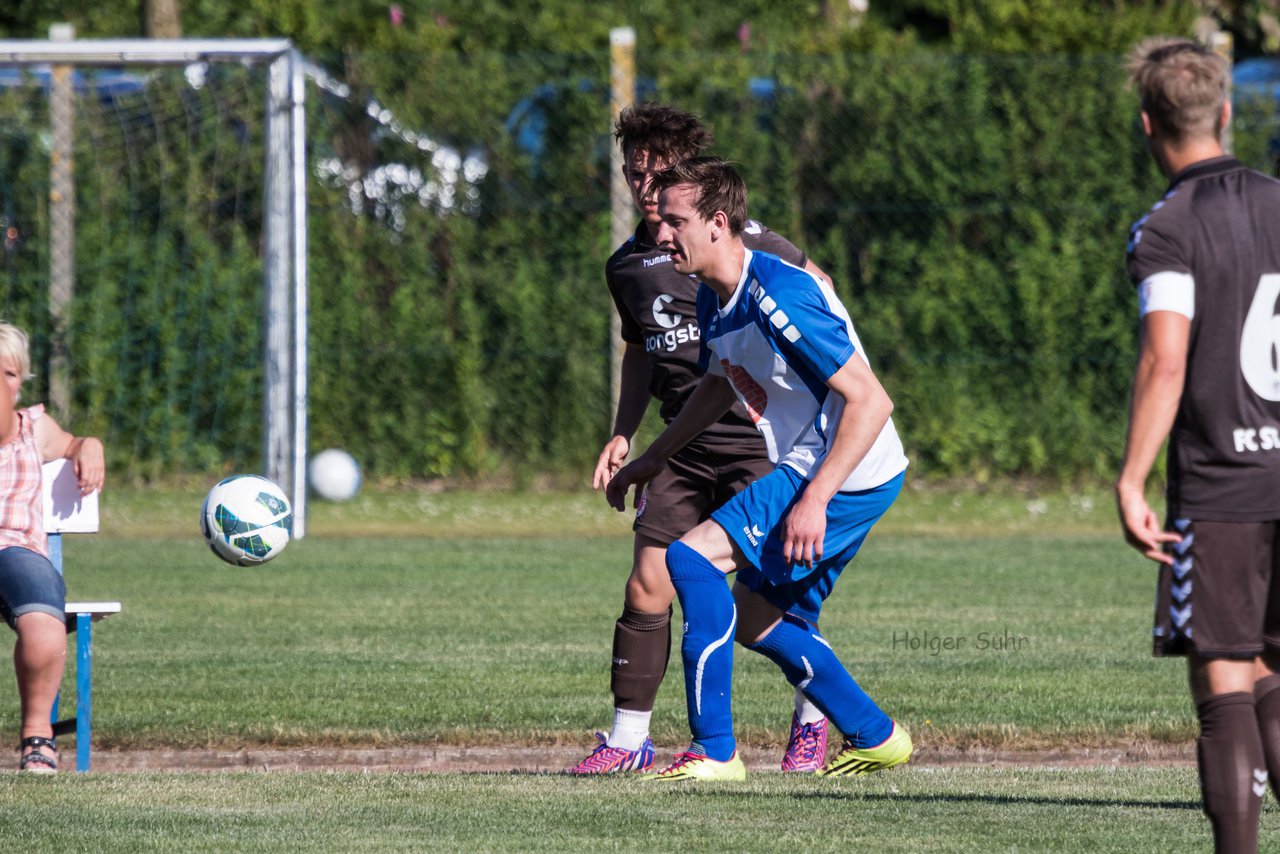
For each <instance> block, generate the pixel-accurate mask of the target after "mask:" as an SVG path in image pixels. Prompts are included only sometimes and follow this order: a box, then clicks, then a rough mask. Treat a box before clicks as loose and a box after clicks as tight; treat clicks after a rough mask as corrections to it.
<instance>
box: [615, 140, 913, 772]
mask: <svg viewBox="0 0 1280 854" xmlns="http://www.w3.org/2000/svg"><path fill="white" fill-rule="evenodd" d="M655 182H656V188H657V189H658V190H659V191H660V195H659V211H660V213H661V217H662V223H661V226H660V228H659V232H658V240H659V243H660V245H661V246H663V247H664V248H666V249H668V250H669V251H670V253H671V259H672V263H673V265H674V267H675V269H676V271H677V272H680V273H685V274H688V275H693V276H696V277H698V278H699V279H700V280H701V282H702V285H701V288H700V290H699V293H698V322H699V326H700V328H701V341H702V367H704V368H705V369H706V371H707V373H706V375H705V376H704V377H703V379H702V380H701V381H700V382H699V384H698V386H697V388H696V389H695V390H694V392H693V394H692V396H691V397H690V398H689V401H688V402H687V403H686V404H685V407H684V409H683V410H681V412H680V415H679V416H677V417H676V419H675V420H674V421H672V422H671V424H670V425H669V426H668V427H667V429H666V430H664V431H663V433H662V434H661V435H660V436H659V437H658V438H657V439H655V440H654V442H653V444H652V445H650V446H649V448H648V449H647V450H646V451H645V452H644V454H642V455H641V456H640V457H639V458H637V459H636V460H635V461H634V462H632V463H631V464H629V465H627V466H625V467H623V468H622V469H620V470H619V471H618V472H617V473H616V474H615V475H614V477H613V478H612V480H610V482H609V485H608V487H607V490H606V494H607V497H608V498H609V501H610V503H611V504H612V505H613V506H614V507H615V508H617V509H619V510H621V509H623V507H624V505H625V501H626V494H627V490H628V489H629V488H630V487H631V486H633V485H636V486H639V485H641V484H644V483H646V482H647V481H648V480H650V479H651V478H652V477H654V476H655V475H656V474H657V472H659V471H660V470H661V469H662V466H663V464H664V462H665V460H666V459H667V458H668V457H670V456H671V454H673V453H675V452H676V451H677V450H678V449H679V448H681V447H682V446H683V445H684V444H685V443H686V442H688V441H689V440H690V439H691V438H692V437H693V436H695V435H697V434H698V433H699V432H700V431H701V430H702V429H704V428H705V427H706V425H707V424H709V423H711V422H713V421H714V420H715V419H716V418H718V417H719V416H720V415H722V414H723V413H724V411H725V410H726V409H728V408H729V406H731V405H732V404H733V402H734V400H735V399H739V400H741V401H742V404H743V405H744V407H745V408H746V410H747V413H748V414H749V416H750V417H751V419H752V421H753V422H754V423H755V425H756V427H757V429H759V430H760V432H761V434H762V436H763V437H764V440H765V443H766V446H767V449H768V453H769V457H770V459H771V460H773V462H774V463H775V464H776V465H777V468H776V469H775V470H774V471H773V472H772V473H770V474H768V475H766V476H765V477H763V478H761V479H759V480H757V481H756V482H755V483H753V484H752V485H751V486H749V487H748V488H747V489H746V490H745V491H744V492H742V493H740V494H738V495H737V496H735V497H734V498H732V499H730V500H729V501H728V502H727V503H726V504H724V505H723V506H722V507H721V508H720V509H719V510H716V511H715V512H714V513H712V516H711V519H709V520H707V521H706V522H703V523H702V524H700V525H699V526H697V527H696V528H694V529H693V530H692V531H690V532H689V533H688V534H686V535H685V536H684V537H682V538H681V539H680V540H679V541H678V542H676V543H673V544H672V545H671V546H670V547H669V548H668V550H667V568H668V571H669V573H670V576H671V581H672V583H673V584H674V586H675V588H676V594H677V596H678V597H679V599H680V607H681V609H682V610H683V612H684V619H685V630H684V640H683V642H682V646H681V656H682V658H683V660H684V669H685V689H686V698H685V699H686V704H687V707H688V712H689V723H690V729H691V730H692V733H693V740H692V744H691V745H690V748H689V750H687V751H685V752H683V753H680V754H678V755H677V756H676V759H675V761H674V762H673V763H672V764H671V765H670V766H669V767H668V768H667V769H665V770H664V771H662V772H660V773H659V774H658V775H656V779H659V780H699V779H712V780H734V779H742V778H743V777H744V776H745V773H746V772H745V768H744V766H743V764H742V760H741V758H740V757H739V756H738V753H737V743H736V741H735V739H734V735H733V717H732V711H731V702H730V697H731V686H732V671H733V642H732V641H733V639H734V638H735V637H736V639H737V640H738V642H740V643H743V644H744V645H746V646H748V647H750V648H751V649H753V650H755V651H757V652H760V653H762V654H763V655H765V656H766V657H767V658H769V659H770V660H772V661H773V662H775V663H776V664H777V665H778V666H779V667H780V668H781V669H782V671H783V673H784V674H785V675H786V677H787V679H788V681H790V682H791V683H792V684H793V685H795V686H797V687H798V688H800V689H801V690H803V691H804V693H805V695H806V696H808V698H809V699H810V700H811V701H812V702H813V703H814V704H815V705H816V706H817V707H818V708H819V709H821V710H822V711H823V712H824V713H825V714H826V716H827V717H828V719H829V720H830V721H831V722H832V723H833V724H835V726H836V727H837V728H838V729H840V731H841V732H842V733H843V734H844V736H845V744H844V746H843V748H842V749H841V751H840V752H839V753H838V754H837V755H836V756H835V757H834V758H833V759H832V760H831V761H830V762H828V763H827V764H826V765H825V766H823V768H822V769H821V770H819V771H818V773H819V774H821V775H824V776H825V775H831V776H837V775H846V774H865V773H869V772H871V771H878V770H881V769H884V768H890V767H893V766H895V765H900V764H902V763H903V762H906V761H907V759H908V758H909V757H910V755H911V738H910V736H909V735H908V734H907V731H906V730H905V729H904V728H903V727H901V726H899V725H897V724H895V723H894V722H893V721H892V720H891V719H890V718H889V717H888V716H887V715H886V714H885V713H884V712H883V711H881V709H880V708H879V707H878V706H877V705H876V704H875V703H874V702H873V701H872V700H871V698H870V697H868V696H867V695H866V693H865V692H863V691H862V689H861V688H860V687H859V686H858V684H857V683H856V682H855V681H854V679H853V677H852V676H850V675H849V673H848V671H847V670H846V669H845V668H844V666H843V665H842V664H841V663H840V661H839V660H838V659H837V657H836V655H835V653H834V652H833V651H832V649H831V647H830V646H829V645H828V644H827V642H826V641H825V640H824V639H823V638H822V636H821V635H820V634H819V633H818V630H817V627H816V618H817V615H818V611H819V609H820V608H821V605H822V602H823V600H824V599H825V598H826V597H827V595H828V594H830V592H831V589H832V586H833V585H834V583H835V580H836V578H837V577H838V576H839V574H840V572H841V570H842V569H843V568H844V566H845V565H846V564H847V563H848V562H849V561H850V560H851V559H852V558H853V556H854V554H856V553H857V551H858V549H859V548H860V547H861V545H862V542H863V540H864V539H865V538H866V535H867V533H868V531H869V530H870V529H871V526H872V525H873V524H874V523H875V522H876V520H878V519H879V518H880V516H882V515H883V514H884V512H885V511H886V510H887V509H888V508H889V505H890V504H892V503H893V500H894V499H895V498H896V497H897V495H898V492H899V490H900V489H901V487H902V481H903V476H904V471H905V469H906V466H907V459H906V456H905V455H904V453H903V450H902V444H901V442H900V440H899V439H898V435H897V432H896V430H895V429H894V426H893V422H892V420H891V419H890V413H891V412H892V410H893V403H892V401H891V400H890V399H889V396H888V395H887V394H886V393H885V391H884V388H883V387H882V386H881V385H880V382H879V380H877V379H876V376H875V374H874V373H873V372H872V371H871V368H870V365H869V363H868V362H867V359H866V356H865V354H864V353H863V351H862V346H861V343H860V342H859V341H858V337H857V334H856V333H855V332H854V329H853V324H852V322H851V321H850V319H849V315H848V312H846V311H845V309H844V306H843V305H841V303H840V301H839V299H838V298H837V297H836V295H835V293H834V291H832V289H831V288H830V286H829V285H827V284H826V283H825V282H823V281H822V280H820V279H818V278H816V277H814V276H813V275H811V274H809V273H807V272H805V271H804V270H802V269H800V268H799V267H796V266H794V265H791V264H787V263H786V262H784V261H782V260H780V259H779V258H777V257H775V256H773V255H769V254H767V253H764V252H752V251H751V250H749V249H747V248H746V247H745V246H744V245H743V243H742V240H741V237H740V236H739V235H740V233H741V230H742V226H743V223H745V222H746V209H747V206H746V187H745V185H744V184H743V182H742V179H741V177H740V176H739V175H738V174H737V172H736V171H734V170H733V168H732V167H730V166H728V165H727V164H726V163H724V162H723V161H722V160H719V159H718V158H714V157H698V158H692V159H690V160H687V161H684V162H683V163H680V164H678V165H676V166H674V167H672V168H671V169H669V170H667V171H665V172H663V173H661V175H659V176H658V178H656V179H655ZM733 572H738V577H737V582H736V584H735V585H734V589H733V592H732V593H730V591H729V588H728V587H727V586H726V585H725V583H724V582H725V576H726V575H727V574H729V573H733Z"/></svg>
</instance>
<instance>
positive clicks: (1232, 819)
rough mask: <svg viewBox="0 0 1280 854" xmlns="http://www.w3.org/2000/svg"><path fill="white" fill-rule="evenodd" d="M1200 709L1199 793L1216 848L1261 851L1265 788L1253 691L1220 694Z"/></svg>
mask: <svg viewBox="0 0 1280 854" xmlns="http://www.w3.org/2000/svg"><path fill="white" fill-rule="evenodd" d="M1196 714H1197V715H1198V716H1199V718H1200V738H1199V739H1197V741H1196V760H1197V764H1198V765H1199V768H1200V793H1201V796H1202V797H1203V799H1204V812H1205V815H1207V816H1208V817H1209V821H1210V822H1211V823H1212V825H1213V847H1214V850H1215V851H1216V852H1218V854H1224V852H1230V854H1252V852H1256V851H1257V850H1258V817H1259V815H1260V814H1261V812H1262V795H1263V793H1265V792H1266V790H1267V789H1266V786H1267V772H1266V769H1265V768H1264V765H1265V764H1266V760H1265V759H1264V758H1263V754H1262V739H1261V737H1260V736H1259V734H1258V721H1257V717H1256V712H1255V708H1254V700H1253V694H1252V693H1249V692H1247V691H1236V692H1233V693H1230V694H1217V695H1215V696H1213V697H1210V698H1209V699H1208V700H1205V701H1204V702H1203V703H1201V704H1200V705H1199V706H1198V707H1197V708H1196Z"/></svg>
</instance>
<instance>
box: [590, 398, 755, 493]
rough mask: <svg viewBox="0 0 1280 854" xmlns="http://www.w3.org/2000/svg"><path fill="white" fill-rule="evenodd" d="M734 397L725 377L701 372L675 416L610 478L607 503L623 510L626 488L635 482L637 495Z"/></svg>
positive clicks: (721, 412)
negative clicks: (650, 441)
mask: <svg viewBox="0 0 1280 854" xmlns="http://www.w3.org/2000/svg"><path fill="white" fill-rule="evenodd" d="M735 400H737V396H736V395H735V394H734V392H733V386H732V385H730V384H729V381H728V380H727V379H725V378H724V377H722V376H717V375H715V374H704V375H703V377H702V379H700V380H698V385H697V386H696V387H695V388H694V389H693V394H691V395H689V399H688V400H687V401H686V402H685V404H684V406H683V407H682V408H681V410H680V414H679V415H677V416H676V417H675V420H673V421H672V422H671V423H670V424H668V425H667V428H666V429H665V430H663V431H662V433H660V434H659V435H658V438H656V439H654V440H653V444H651V445H650V446H649V447H648V448H646V449H645V452H644V453H643V454H641V455H640V456H639V457H637V458H636V459H635V460H634V461H633V462H631V463H628V464H627V465H625V466H623V467H622V469H620V470H619V471H618V473H617V474H615V475H614V476H613V478H612V479H611V480H610V481H609V485H608V486H607V487H605V491H604V494H605V498H607V499H608V500H609V506H611V507H613V509H615V510H619V511H621V510H625V509H626V506H627V490H628V489H630V488H631V487H632V486H635V487H636V489H637V493H636V495H637V498H638V497H639V488H640V487H641V486H643V485H644V484H646V483H648V482H649V481H651V480H653V479H654V478H655V477H657V475H658V472H660V471H662V467H663V466H665V465H666V464H667V460H668V459H670V458H671V455H672V454H674V453H675V452H676V451H678V450H680V449H681V448H683V447H684V446H685V445H687V444H689V442H691V441H693V439H694V438H695V437H696V436H698V435H699V434H701V433H702V432H703V431H704V430H706V429H707V428H708V427H710V426H711V425H712V424H714V423H716V422H717V421H719V420H720V418H721V417H723V416H724V414H725V413H726V412H728V411H729V407H731V406H733V402H734V401H735Z"/></svg>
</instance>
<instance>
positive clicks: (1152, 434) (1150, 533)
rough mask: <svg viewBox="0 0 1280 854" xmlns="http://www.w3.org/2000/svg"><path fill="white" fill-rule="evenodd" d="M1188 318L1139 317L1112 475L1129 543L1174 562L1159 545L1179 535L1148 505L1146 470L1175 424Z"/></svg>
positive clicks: (1173, 314) (1163, 560)
mask: <svg viewBox="0 0 1280 854" xmlns="http://www.w3.org/2000/svg"><path fill="white" fill-rule="evenodd" d="M1190 338H1191V319H1190V318H1188V317H1186V316H1184V315H1182V314H1178V313H1177V312H1173V311H1153V312H1151V313H1149V314H1147V315H1146V316H1145V317H1144V318H1143V319H1142V344H1141V346H1140V349H1139V354H1138V366H1137V368H1136V369H1135V370H1134V374H1133V401H1132V403H1131V405H1130V410H1129V434H1128V437H1127V439H1126V440H1125V451H1124V462H1123V463H1122V464H1121V467H1120V476H1119V478H1118V479H1117V480H1116V507H1117V510H1118V511H1119V514H1120V523H1121V525H1122V526H1123V527H1124V538H1125V541H1126V542H1128V543H1129V545H1131V546H1133V547H1134V548H1135V549H1137V550H1138V551H1140V552H1142V554H1143V555H1144V556H1146V557H1148V558H1150V559H1151V560H1154V561H1157V562H1158V563H1172V562H1173V558H1172V557H1171V556H1170V555H1167V554H1165V553H1164V552H1163V551H1162V550H1161V546H1162V544H1164V543H1170V542H1177V541H1178V540H1180V539H1182V538H1181V537H1180V536H1178V535H1177V534H1175V533H1171V532H1168V531H1165V530H1163V526H1162V525H1161V524H1160V519H1159V518H1158V517H1157V516H1156V513H1155V511H1154V510H1152V509H1151V507H1150V505H1148V504H1147V498H1146V484H1147V474H1148V473H1149V472H1150V471H1151V466H1152V464H1153V463H1154V462H1155V459H1156V454H1158V453H1160V446H1161V445H1163V444H1164V440H1165V438H1166V437H1167V436H1168V435H1169V431H1170V430H1171V429H1173V421H1174V418H1175V417H1176V416H1177V414H1178V402H1179V401H1180V400H1181V399H1182V388H1183V384H1184V382H1185V380H1186V371H1187V345H1188V342H1189V341H1190Z"/></svg>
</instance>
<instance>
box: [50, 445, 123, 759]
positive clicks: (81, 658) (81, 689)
mask: <svg viewBox="0 0 1280 854" xmlns="http://www.w3.org/2000/svg"><path fill="white" fill-rule="evenodd" d="M43 479H44V527H45V532H46V533H48V535H49V560H50V561H52V563H53V566H54V568H55V569H57V570H58V574H59V575H61V574H62V536H63V534H86V533H93V532H96V531H97V530H98V493H96V492H94V493H91V494H89V495H83V496H82V495H81V494H80V489H79V487H78V486H77V485H76V474H75V466H74V465H73V464H72V463H71V462H70V461H68V460H54V461H52V462H48V463H45V465H44V472H43ZM118 613H120V603H119V602H67V604H66V621H67V633H68V634H70V633H72V632H74V633H75V636H76V714H75V717H72V718H67V719H66V720H62V721H60V720H58V701H57V700H56V699H55V700H54V702H53V720H54V724H53V734H54V735H55V736H58V735H66V734H68V733H75V737H76V771H77V772H80V773H84V772H86V771H88V770H89V749H90V745H91V743H92V738H93V624H94V623H96V622H98V621H99V620H103V619H106V618H107V617H108V616H110V615H111V614H118Z"/></svg>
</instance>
